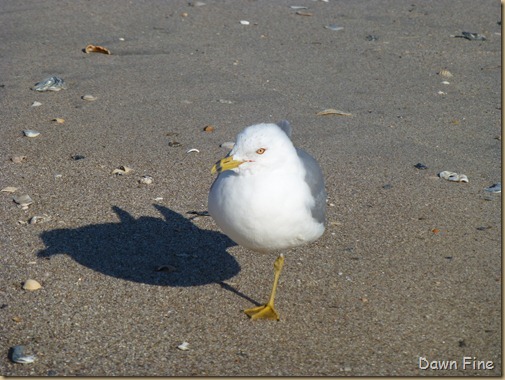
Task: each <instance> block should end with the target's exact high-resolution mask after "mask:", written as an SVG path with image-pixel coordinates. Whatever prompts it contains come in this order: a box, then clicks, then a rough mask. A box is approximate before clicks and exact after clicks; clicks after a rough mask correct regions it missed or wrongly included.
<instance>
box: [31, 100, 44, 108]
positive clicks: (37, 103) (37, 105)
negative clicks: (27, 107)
mask: <svg viewBox="0 0 505 380" xmlns="http://www.w3.org/2000/svg"><path fill="white" fill-rule="evenodd" d="M41 105H42V103H41V102H37V101H35V102H33V103H32V107H40V106H41Z"/></svg>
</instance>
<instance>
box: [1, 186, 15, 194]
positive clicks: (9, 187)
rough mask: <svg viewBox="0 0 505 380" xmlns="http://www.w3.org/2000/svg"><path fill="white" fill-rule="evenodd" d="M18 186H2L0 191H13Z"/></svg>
mask: <svg viewBox="0 0 505 380" xmlns="http://www.w3.org/2000/svg"><path fill="white" fill-rule="evenodd" d="M17 189H18V188H17V187H14V186H7V187H4V188H3V189H2V190H0V191H3V192H4V193H14V192H15V191H16V190H17Z"/></svg>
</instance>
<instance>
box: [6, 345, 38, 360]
mask: <svg viewBox="0 0 505 380" xmlns="http://www.w3.org/2000/svg"><path fill="white" fill-rule="evenodd" d="M24 350H25V348H24V346H14V347H12V354H11V359H12V361H13V362H14V363H20V364H28V363H33V362H34V361H35V355H24Z"/></svg>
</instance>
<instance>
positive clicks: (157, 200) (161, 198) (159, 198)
mask: <svg viewBox="0 0 505 380" xmlns="http://www.w3.org/2000/svg"><path fill="white" fill-rule="evenodd" d="M154 200H155V201H156V202H159V201H162V200H163V197H156V198H154Z"/></svg>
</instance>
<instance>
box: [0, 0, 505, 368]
mask: <svg viewBox="0 0 505 380" xmlns="http://www.w3.org/2000/svg"><path fill="white" fill-rule="evenodd" d="M204 2H205V5H203V6H195V5H198V4H196V2H193V3H194V4H192V5H193V6H192V5H189V4H188V2H187V1H135V2H127V1H113V2H103V1H77V2H74V1H50V0H37V1H20V0H4V1H2V2H1V4H0V35H1V36H2V43H1V44H0V72H1V73H2V75H1V78H0V107H1V115H2V123H1V124H2V125H1V129H0V152H1V157H0V187H1V188H4V187H7V186H14V187H17V188H18V190H17V191H16V192H15V193H13V194H9V193H6V192H1V193H0V216H1V223H0V247H1V249H0V253H1V256H0V257H1V266H0V275H1V279H2V282H1V283H2V286H1V293H0V296H1V300H0V317H1V321H0V326H1V327H0V344H1V345H0V348H1V352H2V354H1V355H0V373H1V374H2V375H6V376H26V375H37V376H46V375H56V376H65V375H71V376H74V375H79V376H96V375H100V376H112V375H121V376H138V375H155V376H188V375H197V376H199V375H207V376H220V375H227V376H231V375H233V376H240V375H243V376H254V375H262V376H277V375H283V376H293V375H296V376H312V375H322V376H340V375H353V376H360V375H367V376H372V375H389V376H394V375H404V376H412V375H435V376H437V375H458V376H466V375H469V376H470V375H482V376H487V375H493V376H496V375H501V374H502V363H501V350H502V347H501V336H502V331H501V318H502V315H501V306H502V305H501V289H502V276H501V274H502V268H501V194H488V193H486V192H485V191H484V189H485V188H486V187H488V186H490V185H492V184H493V183H496V182H500V181H501V140H500V139H498V138H497V137H499V136H501V26H500V25H499V24H498V21H500V20H501V16H500V4H499V2H498V1H479V2H475V1H470V0H468V1H466V0H465V1H463V0H461V1H450V2H449V1H443V2H441V1H423V2H420V1H417V2H406V1H400V0H396V1H389V0H384V1H373V2H369V1H333V0H330V1H329V2H323V1H309V0H303V1H281V0H279V1H275V2H270V1H213V0H204ZM291 5H305V6H307V7H308V9H306V10H304V11H305V12H310V13H311V14H312V15H311V16H303V15H297V14H296V10H294V9H291V8H290V6H291ZM240 20H247V21H249V22H250V24H249V25H242V24H241V23H240ZM329 24H336V25H337V26H341V27H343V29H341V30H337V31H334V30H330V29H326V28H324V27H325V26H327V25H329ZM462 31H468V32H475V33H479V34H482V35H484V36H485V37H486V40H485V41H470V40H467V39H464V38H456V37H453V36H456V35H461V32H462ZM368 36H375V37H368ZM367 37H368V38H367ZM88 44H94V45H101V46H104V47H106V48H108V49H110V51H111V52H112V54H111V55H104V54H93V53H92V54H85V53H84V52H83V51H82V49H84V48H85V47H86V45H88ZM442 69H446V70H449V71H450V72H451V73H452V74H453V76H452V77H450V78H445V77H442V76H441V75H439V74H438V73H439V72H440V71H441V70H442ZM50 75H57V76H60V77H61V78H63V79H64V80H65V82H66V84H67V86H68V88H67V89H65V90H62V91H59V92H51V93H37V92H35V91H33V90H32V88H33V86H34V84H35V83H37V82H38V81H40V80H42V79H44V78H45V77H47V76H50ZM442 81H448V82H449V84H443V83H442ZM86 94H89V95H93V96H95V97H97V100H96V101H94V102H89V101H85V100H83V99H81V97H82V96H83V95H86ZM34 101H39V102H41V103H42V105H41V106H39V107H32V106H31V105H32V103H33V102H34ZM327 108H335V109H338V110H341V111H344V112H348V113H351V114H352V116H317V115H316V113H317V112H319V111H322V110H324V109H327ZM54 118H63V119H64V120H65V121H64V123H63V124H58V123H56V122H54V121H52V120H53V119H54ZM281 119H288V120H289V121H290V122H291V124H292V126H293V129H294V133H293V140H294V142H295V144H296V145H297V146H299V147H301V148H303V149H305V150H307V151H308V152H310V153H311V154H312V155H313V156H314V157H315V158H316V159H317V160H318V161H319V163H320V165H321V167H322V170H323V172H324V175H325V180H326V188H327V192H328V210H327V230H326V232H325V234H324V235H323V237H322V238H321V239H319V240H318V241H317V242H316V243H314V244H311V245H308V246H305V247H299V248H297V249H294V250H291V251H287V252H284V253H285V255H286V264H285V267H284V272H283V274H282V276H281V281H280V285H279V289H278V295H277V299H276V307H277V309H278V311H279V313H280V315H281V320H280V321H279V322H266V321H258V322H253V321H250V320H249V319H248V318H247V317H246V316H245V315H244V314H243V313H242V312H241V310H243V309H245V308H248V307H251V306H254V305H255V304H260V303H263V302H265V301H266V300H267V297H268V294H269V292H270V286H271V282H272V277H273V268H272V265H273V261H274V259H275V257H276V253H271V254H264V255H260V254H257V253H253V252H251V251H248V250H246V249H244V248H242V247H239V246H236V245H234V243H233V242H231V241H230V240H229V239H228V238H227V237H226V236H224V235H223V234H222V233H221V232H220V231H219V229H218V227H217V226H216V225H215V223H214V222H213V220H212V219H211V218H210V217H208V216H199V215H197V214H191V213H189V212H192V211H197V212H198V213H202V212H204V211H206V210H207V194H208V190H209V187H210V185H211V183H212V181H213V176H212V175H211V174H210V168H211V167H212V165H213V164H214V163H215V162H216V161H217V160H218V159H219V158H221V157H222V156H223V155H224V154H226V153H227V151H226V149H223V148H220V147H219V145H220V144H221V143H223V142H225V141H232V140H233V139H234V137H235V135H236V134H237V133H238V132H239V131H240V130H242V129H243V128H244V127H245V126H247V125H251V124H255V123H259V122H275V121H278V120H281ZM206 125H213V126H214V131H213V132H211V133H207V132H204V131H203V128H204V127H205V126H206ZM25 129H35V130H38V131H40V132H41V134H40V136H38V137H36V138H27V137H24V136H23V134H22V131H23V130H25ZM177 143H178V144H177ZM190 149H198V150H199V152H191V153H186V152H187V151H188V150H190ZM22 155H24V156H26V157H27V158H26V160H25V161H23V162H22V163H19V164H16V163H14V162H12V161H11V158H12V157H14V156H22ZM76 156H83V157H84V158H81V159H76ZM77 158H79V157H77ZM417 163H423V164H424V165H426V166H427V167H428V169H426V170H418V169H416V168H415V167H414V165H416V164H417ZM122 165H123V166H128V167H130V168H132V169H133V172H132V173H130V174H128V175H123V176H120V175H113V174H111V173H112V171H113V170H114V169H116V168H118V167H120V166H122ZM443 170H450V171H454V172H457V173H461V174H466V175H467V176H468V178H469V183H453V182H449V181H446V180H444V179H441V178H438V177H437V173H439V172H440V171H443ZM144 175H149V176H151V177H153V179H154V181H153V183H152V184H150V185H145V184H139V183H138V180H139V179H140V178H141V177H142V176H144ZM22 194H28V195H30V196H31V197H32V199H33V200H34V203H33V204H32V205H31V206H29V208H28V209H27V210H22V209H20V208H18V207H17V206H16V204H15V203H14V202H13V201H12V197H13V196H14V195H22ZM44 214H46V215H48V216H49V217H50V220H46V221H44V222H40V223H36V224H27V223H26V222H27V221H28V220H29V219H30V218H32V217H33V216H37V215H44ZM160 267H161V268H160ZM29 278H32V279H35V280H37V281H39V282H40V283H41V285H42V288H41V289H39V290H36V291H33V292H29V291H26V290H23V288H22V283H23V282H24V281H26V280H27V279H29ZM183 342H188V344H189V345H188V348H189V349H188V350H186V351H182V350H179V349H178V348H177V346H178V345H180V344H181V343H183ZM15 345H24V346H25V352H26V353H27V354H29V355H31V354H33V355H35V356H36V359H35V362H34V363H32V364H16V363H12V362H11V361H10V360H9V358H8V352H9V348H10V347H12V346H15ZM465 358H466V359H465ZM426 363H428V364H426ZM444 363H446V364H444ZM482 363H484V364H482ZM444 366H446V367H447V369H443V367H444ZM425 368H426V369H425Z"/></svg>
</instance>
